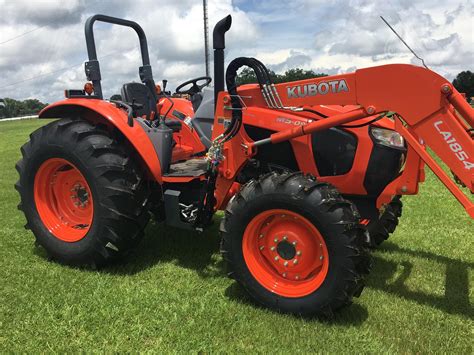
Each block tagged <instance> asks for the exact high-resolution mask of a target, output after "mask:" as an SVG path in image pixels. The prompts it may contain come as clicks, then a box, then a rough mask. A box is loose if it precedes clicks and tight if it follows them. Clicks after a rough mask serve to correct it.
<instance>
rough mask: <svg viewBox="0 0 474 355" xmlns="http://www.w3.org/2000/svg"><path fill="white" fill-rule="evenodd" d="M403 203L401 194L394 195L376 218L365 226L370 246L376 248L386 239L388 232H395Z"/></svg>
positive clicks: (388, 235)
mask: <svg viewBox="0 0 474 355" xmlns="http://www.w3.org/2000/svg"><path fill="white" fill-rule="evenodd" d="M402 210H403V203H402V201H401V196H395V197H394V198H393V199H392V201H391V202H390V203H389V204H388V205H387V206H386V207H385V210H384V211H383V212H382V214H381V215H380V218H379V219H377V220H372V221H370V223H369V224H368V226H367V230H368V231H369V234H370V245H369V246H370V247H371V248H377V247H378V246H379V245H380V244H382V243H383V242H384V241H386V240H387V239H388V238H389V237H390V234H392V233H393V232H395V229H396V228H397V226H398V221H399V218H400V217H401V216H402Z"/></svg>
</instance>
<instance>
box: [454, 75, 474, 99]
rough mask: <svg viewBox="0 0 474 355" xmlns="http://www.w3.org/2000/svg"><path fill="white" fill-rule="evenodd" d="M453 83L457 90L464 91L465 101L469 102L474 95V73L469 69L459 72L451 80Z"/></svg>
mask: <svg viewBox="0 0 474 355" xmlns="http://www.w3.org/2000/svg"><path fill="white" fill-rule="evenodd" d="M453 85H454V87H455V88H456V90H457V91H459V92H463V93H465V94H466V97H467V101H468V102H471V97H473V96H474V73H472V72H471V71H469V70H466V71H462V72H460V73H459V74H458V75H456V78H455V79H454V80H453Z"/></svg>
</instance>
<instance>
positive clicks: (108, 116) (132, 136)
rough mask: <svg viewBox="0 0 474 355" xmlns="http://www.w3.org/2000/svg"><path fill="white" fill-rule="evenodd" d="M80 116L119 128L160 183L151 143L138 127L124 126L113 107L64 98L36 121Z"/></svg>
mask: <svg viewBox="0 0 474 355" xmlns="http://www.w3.org/2000/svg"><path fill="white" fill-rule="evenodd" d="M63 117H81V118H83V119H86V120H87V121H90V122H93V123H98V122H103V123H105V124H107V125H108V126H112V127H114V128H116V129H118V130H119V131H120V132H121V133H122V134H123V135H124V136H125V138H126V139H127V140H128V141H129V143H130V144H131V145H132V146H133V147H134V149H135V151H136V152H137V153H138V155H139V156H140V157H141V159H142V161H143V163H144V164H145V166H146V167H147V169H148V171H149V173H150V175H151V176H153V177H154V179H155V180H156V181H157V182H158V183H160V184H161V182H162V179H161V167H160V160H159V158H158V155H157V154H156V151H155V148H154V147H153V143H152V142H151V140H150V139H149V138H148V136H147V134H146V132H145V131H144V129H143V128H142V126H141V125H139V124H138V123H135V124H134V125H133V127H130V126H129V125H128V124H127V113H126V112H125V111H123V110H121V109H119V108H117V107H116V106H115V105H114V104H111V103H110V102H107V101H103V100H96V99H66V100H63V101H59V102H56V103H54V104H51V105H49V106H47V107H45V108H44V109H43V110H42V111H41V112H40V113H39V118H63Z"/></svg>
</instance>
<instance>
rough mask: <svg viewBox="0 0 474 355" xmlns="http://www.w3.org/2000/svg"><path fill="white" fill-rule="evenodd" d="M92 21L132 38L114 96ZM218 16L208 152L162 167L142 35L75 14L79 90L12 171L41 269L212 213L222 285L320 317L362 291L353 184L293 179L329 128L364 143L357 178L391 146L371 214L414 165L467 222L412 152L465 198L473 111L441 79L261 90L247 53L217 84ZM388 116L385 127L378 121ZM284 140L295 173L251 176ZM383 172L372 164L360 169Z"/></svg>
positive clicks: (472, 182) (301, 175) (392, 72)
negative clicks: (108, 90) (374, 155)
mask: <svg viewBox="0 0 474 355" xmlns="http://www.w3.org/2000/svg"><path fill="white" fill-rule="evenodd" d="M97 21H103V22H108V23H112V24H115V25H121V26H127V27H130V28H132V29H134V30H135V31H136V33H137V35H138V37H139V40H140V47H141V53H142V61H143V65H142V66H141V67H140V68H139V76H140V79H141V83H127V84H124V86H123V88H122V100H119V101H107V100H104V99H103V94H102V87H101V75H100V66H99V62H98V61H97V54H96V49H95V44H94V36H93V25H94V23H95V22H97ZM229 21H230V20H229V17H228V18H226V19H223V20H222V21H221V22H220V25H219V26H217V27H216V28H217V31H216V30H215V32H214V46H215V50H216V51H217V56H215V58H216V60H215V78H214V80H215V97H214V103H215V104H214V107H213V111H214V114H213V125H212V135H211V139H210V145H209V146H208V147H206V149H205V151H204V153H202V154H192V155H190V156H188V157H181V158H179V159H177V158H176V153H175V158H173V151H174V150H176V149H178V146H179V142H177V141H176V137H177V135H178V134H180V133H181V132H182V131H183V129H186V127H184V125H186V126H187V123H186V122H182V121H181V120H179V119H173V118H171V117H170V113H172V110H173V106H174V102H173V98H172V97H170V96H169V95H168V94H166V93H164V97H160V95H159V91H157V90H156V85H155V82H154V79H153V74H152V68H151V66H150V61H149V58H148V47H147V41H146V37H145V34H144V32H143V30H142V29H141V27H140V26H139V25H138V24H137V23H135V22H132V21H127V20H122V19H117V18H113V17H109V16H104V15H95V16H93V17H91V18H89V19H88V21H87V22H86V42H87V49H88V54H89V61H88V62H86V65H85V69H86V76H87V78H88V80H90V81H91V83H87V84H86V86H85V87H84V90H66V96H67V98H66V99H65V100H63V101H60V102H57V103H54V104H52V105H50V106H48V107H47V108H45V109H44V110H43V111H42V112H41V113H40V117H41V118H47V117H50V118H52V117H54V118H58V117H59V118H60V119H59V120H56V121H54V122H51V123H49V124H47V125H46V126H44V127H42V128H40V129H38V130H37V131H35V132H33V133H32V134H31V136H30V141H29V142H27V143H26V144H25V145H24V146H23V147H22V155H23V158H22V159H21V160H20V161H19V162H18V163H17V166H16V167H17V170H18V172H19V175H20V178H19V181H18V183H17V184H16V188H17V190H18V191H19V193H20V197H21V203H20V205H19V208H20V209H21V210H22V211H23V212H24V214H25V217H26V220H27V225H26V226H27V228H30V229H31V230H32V232H33V234H34V236H35V238H36V241H37V243H38V244H39V245H41V246H42V247H43V248H45V250H46V252H47V253H48V254H49V255H50V257H51V258H52V259H55V260H57V261H59V262H62V263H65V264H70V265H94V266H100V265H104V264H106V263H108V262H110V261H111V260H114V259H119V258H123V257H124V256H126V255H127V254H129V253H130V252H132V251H133V249H134V248H135V246H136V245H137V244H138V243H139V241H140V239H141V237H142V235H143V229H144V227H145V226H146V224H147V222H148V220H149V218H150V214H151V213H153V214H154V215H155V216H156V217H157V218H159V219H161V220H163V221H164V223H165V227H164V228H167V227H166V226H173V227H177V228H182V229H187V230H190V231H202V230H204V229H206V228H207V227H208V226H209V225H211V223H212V219H213V216H214V215H215V213H216V212H217V211H219V210H222V211H224V217H223V218H222V220H221V224H220V233H221V237H222V241H221V252H222V257H223V258H224V260H225V261H226V263H227V265H228V274H229V276H230V277H232V278H234V279H235V280H236V281H237V282H238V283H239V284H240V285H242V286H243V287H244V288H245V289H246V290H247V291H248V292H249V294H250V295H251V296H252V297H253V298H254V299H255V300H256V301H257V302H259V303H261V304H263V305H264V306H266V307H269V308H272V309H275V310H278V311H282V312H288V313H295V314H303V315H309V314H319V315H325V316H331V315H332V314H333V312H334V311H337V310H338V309H340V308H342V307H344V306H347V305H349V304H350V303H351V301H352V298H353V297H356V296H359V295H360V294H361V292H362V290H363V287H364V283H365V280H366V278H367V276H368V274H369V271H370V266H371V259H370V255H369V252H368V249H367V246H368V245H369V244H370V235H369V233H367V229H366V227H365V225H364V223H363V220H362V219H361V215H360V212H359V208H358V207H359V206H358V205H357V203H356V202H355V199H352V200H351V198H350V197H351V196H352V195H351V191H352V190H351V186H350V185H351V184H353V185H358V184H360V181H358V182H356V180H354V181H353V182H351V181H350V180H347V181H345V180H344V178H342V179H341V181H340V186H338V185H337V184H333V183H331V179H336V178H337V176H330V177H324V176H322V174H319V176H317V175H313V174H310V173H308V171H304V170H302V169H301V166H305V165H304V163H301V161H302V160H304V159H307V160H308V161H310V160H311V159H308V158H309V157H311V155H309V153H310V152H311V150H305V149H308V147H313V144H312V143H313V139H314V138H313V137H314V135H316V137H318V135H317V133H318V132H327V131H328V130H329V131H330V130H342V131H345V130H346V129H358V128H360V129H362V130H363V131H366V132H365V133H363V134H367V138H366V139H367V140H368V139H370V140H371V141H372V143H371V144H369V145H368V148H366V149H365V150H364V149H363V150H359V149H357V152H358V153H357V154H356V158H355V160H356V161H357V160H358V159H360V160H362V161H365V162H366V163H365V164H360V165H358V169H364V167H369V166H370V160H371V155H370V151H373V150H374V146H375V145H377V144H378V143H377V142H379V141H385V142H392V141H393V143H394V144H395V143H396V141H397V140H398V141H400V140H401V138H403V145H404V147H403V148H404V150H403V158H401V156H400V157H399V158H400V160H399V161H398V163H399V164H400V163H401V164H402V165H403V166H402V167H401V168H399V170H398V171H397V174H395V176H393V177H392V178H391V180H390V181H389V182H388V183H387V184H386V185H385V186H384V187H383V189H382V191H381V192H379V193H378V194H377V195H376V196H374V198H375V202H374V204H375V206H376V208H381V207H382V206H386V205H387V204H389V203H390V202H391V201H393V198H394V197H395V198H396V196H398V195H401V194H405V193H413V194H414V193H416V192H417V189H418V184H419V182H420V181H422V180H423V168H424V166H425V165H427V166H428V167H430V168H431V169H432V170H433V172H434V173H435V174H436V175H437V176H438V177H439V178H440V179H441V181H442V182H443V183H444V184H445V186H446V187H447V188H448V189H449V190H450V191H451V192H452V193H453V195H454V196H455V197H456V198H457V199H458V201H459V202H460V203H461V204H462V205H463V206H464V208H465V209H466V211H467V212H468V213H469V215H470V216H471V217H473V218H474V204H473V203H472V202H471V201H470V199H469V198H468V197H467V196H466V195H464V193H463V192H462V191H461V189H460V187H459V186H457V185H456V183H455V182H454V181H453V179H451V177H450V176H449V175H448V174H447V173H446V172H445V171H444V170H443V169H442V168H441V167H440V165H439V163H438V162H437V161H436V160H435V159H433V158H432V156H431V155H430V154H429V152H428V151H427V148H430V149H431V150H432V151H433V152H434V153H435V154H436V155H437V156H438V157H439V158H440V159H441V160H442V161H443V162H444V163H445V164H446V165H447V166H448V168H449V169H451V170H452V172H453V173H454V174H455V175H456V177H457V179H458V180H459V181H460V182H461V183H462V184H463V185H465V186H466V187H467V189H468V190H470V191H471V192H473V191H474V179H473V170H471V169H472V168H473V167H474V160H473V159H474V147H473V141H472V137H471V136H470V133H469V132H470V131H472V128H473V127H474V112H473V110H472V108H471V107H470V106H469V105H468V104H467V103H466V102H465V100H463V99H462V96H461V95H460V94H459V93H458V92H457V91H456V89H455V88H453V86H452V85H451V84H450V83H449V82H448V81H447V80H446V79H444V78H442V77H441V76H439V75H438V74H436V73H434V72H432V71H430V70H428V69H425V68H420V67H416V66H412V65H402V64H397V65H386V66H380V67H372V68H366V69H360V70H357V71H356V72H354V73H348V74H343V75H336V76H329V77H324V78H314V79H308V80H302V81H297V82H292V83H282V84H273V83H272V81H271V78H270V76H269V73H268V70H267V69H266V67H265V66H264V65H263V64H262V63H261V62H259V61H258V60H257V59H255V58H236V59H234V60H233V61H232V62H231V63H230V64H229V65H228V67H227V69H226V72H225V75H224V70H223V69H224V64H223V63H224V62H223V48H224V47H225V46H224V34H225V32H226V31H227V30H228V29H229V28H230V22H229ZM244 66H247V67H250V68H251V69H252V70H254V71H255V74H256V76H257V79H258V83H257V84H255V85H246V86H242V87H239V86H238V85H237V84H236V81H235V79H236V75H237V71H238V70H239V69H240V68H242V67H244ZM381 78H383V79H381ZM224 83H225V84H226V86H227V90H224ZM165 101H166V102H168V106H167V107H166V110H163V108H164V107H165V105H164V102H165ZM321 105H325V106H328V107H331V105H336V106H338V107H340V106H344V108H334V109H332V110H333V111H332V114H331V115H326V116H327V117H323V116H322V115H320V114H314V112H311V111H316V109H315V108H317V107H322V106H321ZM203 107H205V106H203ZM198 111H199V109H198ZM196 114H197V111H196ZM246 116H247V119H245V118H244V117H246ZM249 117H254V119H255V122H257V123H256V124H258V125H260V126H261V125H263V124H267V125H268V126H269V127H272V126H274V125H277V124H279V125H280V127H281V128H280V129H278V130H276V131H274V132H270V133H269V134H267V135H266V136H263V137H262V136H257V135H252V132H251V128H250V127H249V124H248V123H247V122H249V121H248V120H250V118H249ZM387 117H390V120H392V126H391V128H392V129H387V127H385V128H383V127H380V121H381V120H383V119H387ZM259 122H260V123H259ZM288 122H290V124H288ZM356 125H357V126H360V127H354V126H356ZM374 127H375V128H378V129H379V131H378V132H377V131H376V130H374ZM381 128H382V129H385V131H383V130H381ZM387 130H388V131H392V132H394V133H397V134H392V133H390V132H388V133H387V132H386V131H387ZM361 134H362V133H361ZM370 135H372V136H377V137H378V138H377V137H371V136H370ZM319 137H320V136H319ZM323 139H324V138H323ZM367 140H366V141H363V140H362V141H360V142H359V144H364V143H363V142H365V143H366V142H367ZM201 143H203V142H202V141H201ZM379 143H380V142H379ZM203 144H204V143H203ZM285 144H286V145H287V144H290V145H291V147H293V148H294V147H298V148H297V149H295V150H294V152H296V155H297V156H298V157H297V159H298V164H297V166H296V169H294V170H290V169H285V168H284V167H283V168H278V167H277V168H271V169H265V170H259V164H260V166H261V164H262V163H261V158H260V157H261V155H260V156H259V154H262V152H264V151H267V152H268V153H267V154H270V155H272V154H273V155H278V154H279V150H278V149H279V148H278V147H281V146H282V145H285ZM328 144H329V143H328ZM364 152H365V153H366V154H367V153H369V156H370V158H369V156H364ZM304 154H306V155H304ZM367 161H369V162H368V163H367ZM307 164H311V162H308V163H307ZM356 164H359V163H356ZM313 168H314V167H313ZM367 169H368V168H367ZM383 169H384V168H383V167H381V168H380V169H377V167H375V169H374V171H373V172H372V173H371V174H369V175H375V176H376V175H377V173H378V170H383ZM249 171H250V172H249ZM383 173H384V172H383V171H380V174H383ZM252 174H253V175H252ZM242 176H246V177H247V178H243V177H242ZM364 176H367V173H365V174H364ZM346 178H347V176H346ZM359 178H360V177H359ZM354 179H355V177H354ZM360 179H362V180H363V179H364V178H360ZM334 181H335V180H334ZM375 181H376V180H375ZM359 187H360V186H359ZM364 188H367V186H365V187H364ZM364 191H365V193H366V194H368V193H369V192H368V191H367V190H363V189H360V191H359V195H360V196H362V195H363V192H364ZM356 195H357V194H356Z"/></svg>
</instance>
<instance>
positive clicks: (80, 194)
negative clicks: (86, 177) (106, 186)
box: [71, 183, 89, 208]
mask: <svg viewBox="0 0 474 355" xmlns="http://www.w3.org/2000/svg"><path fill="white" fill-rule="evenodd" d="M71 192H73V194H72V195H71V199H72V201H73V202H74V205H75V206H77V207H80V208H84V207H86V206H87V204H88V203H89V193H88V192H87V190H86V188H85V187H84V186H82V185H81V184H80V183H77V184H76V185H74V187H73V188H72V189H71Z"/></svg>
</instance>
